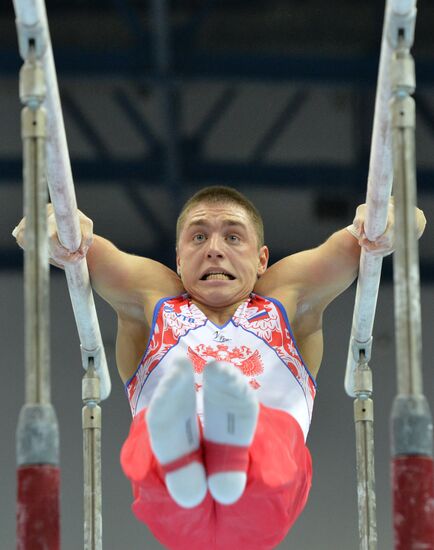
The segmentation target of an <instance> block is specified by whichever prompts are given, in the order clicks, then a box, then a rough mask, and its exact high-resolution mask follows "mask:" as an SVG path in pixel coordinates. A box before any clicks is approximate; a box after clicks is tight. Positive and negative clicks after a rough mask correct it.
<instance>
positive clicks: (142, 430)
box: [121, 404, 312, 550]
mask: <svg viewBox="0 0 434 550" xmlns="http://www.w3.org/2000/svg"><path fill="white" fill-rule="evenodd" d="M145 414H146V410H143V411H141V412H140V413H139V414H138V415H137V416H136V417H135V418H134V420H133V423H132V425H131V430H130V434H129V436H128V438H127V440H126V442H125V443H124V446H123V448H122V452H121V464H122V467H123V470H124V472H125V475H126V476H127V477H128V478H129V479H130V480H131V483H132V488H133V494H134V502H133V505H132V509H133V512H134V514H135V515H136V517H137V519H138V520H139V521H141V522H143V523H145V524H146V525H147V526H148V528H149V529H150V530H151V532H152V533H153V535H154V536H155V538H156V539H157V540H159V541H160V542H161V544H163V545H164V546H165V547H166V548H169V549H170V550H187V549H188V550H223V549H225V550H227V549H234V548H238V549H239V550H268V549H272V548H275V547H276V546H277V545H278V544H279V543H280V542H281V541H282V540H283V539H284V538H285V536H286V534H287V533H288V531H289V529H290V528H291V526H292V525H293V523H294V522H295V520H296V519H297V517H298V516H299V515H300V513H301V511H302V510H303V508H304V506H305V504H306V501H307V497H308V494H309V490H310V486H311V479H312V462H311V457H310V453H309V450H308V449H307V447H306V446H305V443H304V437H303V433H302V431H301V428H300V426H299V424H298V423H297V421H296V420H295V419H294V418H293V417H292V416H290V415H289V414H287V413H286V412H283V411H279V410H276V409H271V408H269V407H265V406H264V405H262V404H261V405H260V411H259V418H258V425H257V428H256V432H255V436H254V439H253V441H252V444H251V446H250V448H249V467H248V470H247V485H246V489H245V491H244V493H243V495H242V497H241V498H240V499H239V500H238V501H237V502H235V503H234V504H232V505H229V506H225V505H222V504H219V503H217V502H215V501H214V499H213V498H212V496H211V494H210V493H209V491H208V493H207V496H206V497H205V500H204V501H203V502H202V503H201V504H200V505H199V506H196V507H195V508H190V509H186V508H182V507H181V506H179V505H178V504H176V502H174V500H173V499H172V498H171V496H170V495H169V493H168V491H167V489H166V486H165V483H164V474H163V472H162V470H161V466H160V465H159V463H158V461H157V459H156V458H155V456H154V454H153V452H152V450H151V447H150V442H149V436H148V431H147V426H146V422H145ZM199 426H200V422H199ZM200 434H201V445H202V446H203V447H205V446H206V441H204V439H203V432H202V429H201V430H200Z"/></svg>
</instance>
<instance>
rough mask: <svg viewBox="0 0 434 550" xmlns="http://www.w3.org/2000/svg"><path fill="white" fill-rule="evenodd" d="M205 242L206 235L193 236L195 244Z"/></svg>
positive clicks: (197, 234)
mask: <svg viewBox="0 0 434 550" xmlns="http://www.w3.org/2000/svg"><path fill="white" fill-rule="evenodd" d="M204 240H205V235H204V234H203V233H196V234H195V235H193V242H195V243H201V242H203V241H204Z"/></svg>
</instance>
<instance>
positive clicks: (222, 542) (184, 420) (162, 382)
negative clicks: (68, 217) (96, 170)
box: [14, 186, 426, 550]
mask: <svg viewBox="0 0 434 550" xmlns="http://www.w3.org/2000/svg"><path fill="white" fill-rule="evenodd" d="M79 216H80V224H81V230H82V235H83V238H82V243H81V246H80V248H79V250H78V251H74V252H70V251H68V250H66V249H65V248H64V247H63V246H62V245H61V244H60V243H59V241H58V239H57V231H56V225H55V219H54V213H53V210H52V207H51V206H50V205H49V207H48V226H49V237H50V257H51V261H52V263H53V264H55V265H57V266H59V267H62V266H64V265H65V264H66V263H68V262H76V261H80V260H82V259H83V258H84V257H85V256H86V258H87V263H88V267H89V272H90V277H91V281H92V286H93V288H94V289H95V290H96V292H97V293H98V294H99V295H100V296H102V298H104V299H105V300H106V301H107V302H108V303H109V304H110V305H111V306H112V307H113V309H114V310H115V311H116V313H117V318H118V333H117V342H116V361H117V365H118V369H119V373H120V376H121V378H122V380H123V381H124V383H125V385H126V392H127V395H128V399H129V402H130V405H131V410H132V414H133V422H132V425H131V430H130V434H129V436H128V438H127V440H126V442H125V444H124V446H123V449H122V453H121V463H122V467H123V470H124V472H125V474H126V476H127V477H128V478H129V479H130V480H131V483H132V487H133V493H134V503H133V511H134V513H135V515H136V517H137V518H138V519H139V520H140V521H142V522H144V523H145V524H146V525H147V526H148V527H149V529H150V530H151V531H152V533H153V534H154V535H155V537H156V538H157V539H158V540H159V541H160V542H161V543H162V544H163V545H165V546H166V547H167V548H170V549H173V550H184V549H185V550H187V548H188V549H189V550H205V549H206V550H208V549H210V550H211V549H213V550H214V549H215V550H223V548H225V549H234V548H239V549H240V550H266V549H271V548H275V547H276V546H277V545H278V544H279V543H280V542H281V541H282V540H283V539H284V537H285V536H286V534H287V533H288V531H289V529H290V527H291V526H292V525H293V523H294V521H295V520H296V518H297V517H298V516H299V514H300V513H301V511H302V510H303V508H304V505H305V503H306V500H307V497H308V493H309V490H310V486H311V475H312V467H311V457H310V454H309V451H308V449H307V447H306V444H305V442H306V437H307V434H308V430H309V425H310V421H311V415H312V407H313V401H314V397H315V392H316V383H315V378H316V376H317V373H318V370H319V367H320V363H321V359H322V354H323V334H322V318H323V313H324V311H325V309H326V307H327V306H328V305H329V304H330V303H331V302H332V300H333V299H334V298H336V297H337V296H338V295H339V294H341V293H342V292H343V291H344V290H345V289H346V288H347V287H348V286H349V285H351V283H352V282H353V281H354V279H355V278H356V276H357V271H358V266H359V257H360V251H361V247H363V248H365V249H366V250H367V251H369V252H371V253H373V254H380V255H386V254H389V253H391V252H392V250H393V222H394V216H393V201H391V204H390V207H389V219H388V226H387V229H386V232H385V233H384V234H383V235H382V236H381V237H380V238H379V239H378V240H377V241H375V242H370V241H369V240H368V239H367V238H366V236H365V234H364V227H363V224H364V216H365V206H364V205H361V206H359V207H358V209H357V211H356V217H355V219H354V222H353V224H352V225H351V226H349V227H348V228H344V229H341V230H340V231H337V232H336V233H334V234H333V235H332V236H331V237H330V238H329V239H328V240H327V241H326V242H325V243H323V244H321V245H320V246H318V247H317V248H314V249H312V250H306V251H304V252H300V253H296V254H293V255H290V256H288V257H286V258H284V259H282V260H280V261H279V262H277V263H275V264H274V265H272V266H271V267H268V258H269V251H268V248H267V246H266V245H265V244H264V230H263V224H262V219H261V216H260V214H259V212H258V210H257V209H256V208H255V206H254V205H253V204H252V203H251V202H250V201H249V200H248V199H247V198H246V197H245V196H244V195H242V194H241V193H239V192H238V191H236V190H234V189H232V188H228V187H221V186H213V187H207V188H204V189H202V190H200V191H199V192H198V193H196V194H195V195H194V196H193V197H192V198H190V200H189V201H187V203H186V204H185V205H184V207H183V209H182V211H181V214H180V215H179V218H178V221H177V234H176V266H177V273H175V272H174V271H172V270H171V269H169V268H168V267H166V266H164V265H162V264H161V263H158V262H156V261H153V260H151V259H148V258H141V257H137V256H134V255H131V254H127V253H124V252H122V251H120V250H119V249H118V248H116V247H115V246H114V245H113V244H112V243H110V242H109V241H108V240H106V239H104V238H102V237H100V236H97V235H93V231H92V229H93V224H92V221H91V220H90V219H89V218H87V217H86V216H85V215H84V214H82V213H81V212H80V213H79ZM416 217H417V226H418V227H417V231H418V236H419V237H420V235H421V234H422V233H423V230H424V227H425V223H426V221H425V217H424V215H423V213H422V211H421V210H419V209H417V216H416ZM24 225H25V221H24V220H23V221H22V222H21V223H20V224H19V225H18V227H17V228H16V229H15V230H14V235H15V236H16V238H17V242H18V244H20V246H23V245H24Z"/></svg>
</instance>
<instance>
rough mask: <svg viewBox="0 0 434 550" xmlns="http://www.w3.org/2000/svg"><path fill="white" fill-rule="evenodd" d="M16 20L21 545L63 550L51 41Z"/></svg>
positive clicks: (21, 549) (30, 19)
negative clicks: (51, 197) (46, 70)
mask: <svg viewBox="0 0 434 550" xmlns="http://www.w3.org/2000/svg"><path fill="white" fill-rule="evenodd" d="M34 15H35V14H34V13H32V12H31V11H30V12H27V13H26V17H27V20H26V19H24V20H17V29H18V36H19V42H20V52H21V55H22V57H23V59H24V60H25V63H24V65H23V67H22V69H21V72H20V98H21V102H22V103H23V105H24V108H23V110H22V116H21V125H22V139H23V161H24V171H23V172H24V214H25V216H26V230H25V242H26V249H25V253H24V285H25V289H24V290H25V292H24V293H25V363H26V399H25V405H24V406H23V408H22V409H21V412H20V417H19V420H18V426H17V465H18V470H17V478H18V483H17V485H18V499H17V549H18V550H29V549H32V550H45V549H47V548H49V549H50V550H58V548H59V546H60V529H59V523H60V522H59V430H58V425H57V419H56V414H55V412H54V409H53V406H52V405H51V403H50V353H49V264H48V236H47V226H46V219H47V214H46V205H47V198H48V193H47V185H46V172H45V139H46V124H45V123H46V116H45V110H44V109H43V108H42V102H43V100H44V96H45V84H44V75H43V71H42V66H41V57H42V54H43V51H44V48H45V40H44V36H43V32H42V30H41V28H37V27H36V26H35V25H33V23H34Z"/></svg>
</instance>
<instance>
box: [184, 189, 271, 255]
mask: <svg viewBox="0 0 434 550" xmlns="http://www.w3.org/2000/svg"><path fill="white" fill-rule="evenodd" d="M200 203H211V204H219V203H222V204H236V205H237V206H241V208H243V209H244V210H245V212H246V213H247V214H248V216H249V217H250V220H251V221H252V223H253V227H254V229H255V233H256V237H257V240H258V248H260V247H261V246H263V244H264V222H263V221H262V216H261V214H260V213H259V211H258V209H257V208H256V206H255V205H254V204H253V203H252V202H251V201H250V200H249V199H248V198H247V197H246V196H244V195H243V194H242V193H240V192H239V191H237V190H236V189H234V188H232V187H226V186H224V185H211V186H209V187H204V188H203V189H200V190H199V191H197V192H196V193H195V194H194V195H193V196H192V197H191V198H190V199H188V201H187V202H186V203H185V204H184V206H183V207H182V210H181V212H180V214H179V216H178V219H177V221H176V244H178V241H179V236H180V234H181V231H182V228H183V226H184V223H185V220H186V218H187V216H188V214H189V212H190V211H191V209H192V208H193V207H195V206H197V205H198V204H200Z"/></svg>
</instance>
